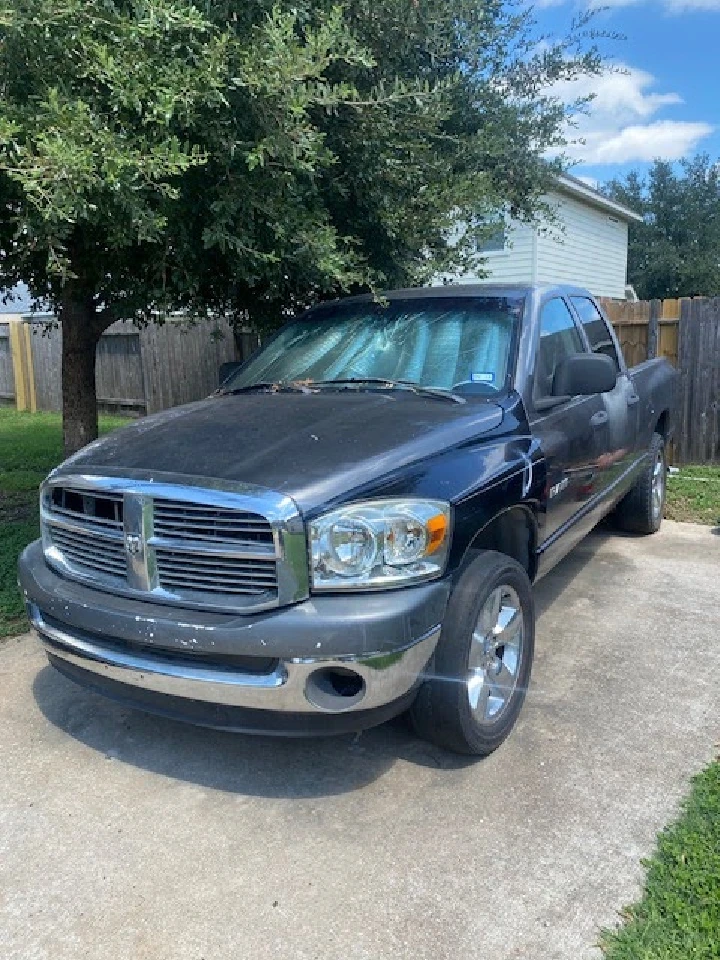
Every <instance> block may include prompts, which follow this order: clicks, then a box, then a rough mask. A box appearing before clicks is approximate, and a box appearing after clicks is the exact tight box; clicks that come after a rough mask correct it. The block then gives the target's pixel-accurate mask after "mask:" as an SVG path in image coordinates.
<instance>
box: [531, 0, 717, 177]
mask: <svg viewBox="0 0 720 960" xmlns="http://www.w3.org/2000/svg"><path fill="white" fill-rule="evenodd" d="M579 2H589V3H594V2H595V0H539V2H538V0H536V3H535V15H536V17H537V20H538V22H539V26H540V29H541V30H542V31H543V32H545V33H548V34H551V35H555V36H558V35H561V34H563V33H565V32H566V31H567V27H568V24H569V22H570V20H571V19H572V17H573V14H574V13H576V12H577V11H578V10H579V9H582V7H580V6H578V3H579ZM598 2H602V0H598ZM604 2H605V3H606V4H607V6H608V9H604V10H601V11H598V13H597V15H596V18H595V26H596V28H597V29H600V30H607V31H612V32H617V33H621V34H624V35H625V39H622V40H611V41H608V40H606V41H601V46H602V47H603V49H604V50H605V52H606V53H608V54H609V55H610V57H611V59H612V60H613V62H614V63H615V64H616V66H620V67H624V68H625V70H626V72H625V73H622V74H618V73H610V72H608V73H607V74H605V75H604V76H602V77H599V78H593V79H591V80H585V81H582V82H581V84H580V86H578V87H577V90H576V91H569V92H582V93H586V92H588V91H589V90H593V91H594V92H596V93H597V98H596V100H595V101H594V103H592V104H591V105H590V116H589V117H588V118H587V119H583V120H581V124H582V134H583V136H584V138H585V140H586V144H585V145H584V146H582V145H580V144H578V145H577V146H575V147H573V148H571V151H570V152H571V153H572V155H573V158H574V159H576V160H577V161H578V165H577V166H575V167H573V168H572V171H571V172H572V173H574V174H575V175H576V176H582V177H588V178H592V179H595V180H598V181H600V182H602V181H605V180H609V179H611V178H612V177H614V176H617V175H618V174H624V173H627V172H628V171H629V170H631V169H640V170H646V169H647V167H648V166H649V163H650V161H651V160H652V159H653V158H654V157H661V158H663V159H666V160H677V159H679V158H680V157H682V156H692V155H694V154H695V153H698V152H703V153H708V154H710V156H711V157H712V158H713V159H720V0H604ZM568 99H569V98H568Z"/></svg>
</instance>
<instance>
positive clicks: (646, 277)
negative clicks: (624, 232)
mask: <svg viewBox="0 0 720 960" xmlns="http://www.w3.org/2000/svg"><path fill="white" fill-rule="evenodd" d="M605 190H606V192H607V193H608V194H609V196H611V197H612V198H613V199H615V200H618V201H619V202H621V203H624V204H626V205H627V206H629V207H631V208H632V209H633V210H637V211H638V212H641V213H642V214H643V222H642V223H640V224H631V225H630V234H629V242H628V281H629V282H630V283H631V284H633V286H634V287H635V289H636V291H637V293H638V295H639V296H640V297H641V298H643V299H653V298H657V299H665V298H668V297H692V296H718V295H720V171H719V170H718V166H717V164H716V163H711V162H710V158H709V157H708V156H706V155H699V156H697V157H695V158H694V159H686V160H683V161H681V163H680V164H679V165H678V166H675V165H673V164H671V163H667V162H666V161H661V160H657V161H656V162H655V163H654V164H653V165H652V167H651V168H650V171H649V173H648V174H647V177H642V176H640V175H639V174H638V173H636V172H632V173H630V174H629V175H628V176H627V177H625V178H624V179H622V180H614V181H612V182H611V183H609V184H607V185H606V187H605Z"/></svg>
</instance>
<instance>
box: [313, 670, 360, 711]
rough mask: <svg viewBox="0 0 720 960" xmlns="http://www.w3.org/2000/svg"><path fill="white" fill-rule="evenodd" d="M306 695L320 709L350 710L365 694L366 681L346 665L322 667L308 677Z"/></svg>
mask: <svg viewBox="0 0 720 960" xmlns="http://www.w3.org/2000/svg"><path fill="white" fill-rule="evenodd" d="M305 696H306V697H307V699H308V700H309V702H310V703H312V705H313V706H315V707H318V708H319V709H320V710H348V709H349V708H350V707H354V706H355V704H357V703H360V701H361V700H362V699H363V697H364V696H365V681H364V680H363V678H362V677H361V676H360V674H359V673H355V671H354V670H348V669H347V668H345V667H322V668H321V669H320V670H315V671H314V672H313V673H311V674H310V676H309V677H308V679H307V682H306V684H305Z"/></svg>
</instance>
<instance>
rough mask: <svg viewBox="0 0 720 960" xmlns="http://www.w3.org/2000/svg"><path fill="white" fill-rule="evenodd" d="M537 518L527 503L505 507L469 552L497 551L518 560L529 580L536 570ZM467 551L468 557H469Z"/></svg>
mask: <svg viewBox="0 0 720 960" xmlns="http://www.w3.org/2000/svg"><path fill="white" fill-rule="evenodd" d="M537 541H538V528H537V520H536V518H535V515H534V513H533V512H532V510H531V509H530V508H529V507H528V506H525V505H516V506H512V507H508V508H507V509H505V510H502V511H501V512H500V513H497V514H495V516H494V517H493V518H492V519H491V520H489V521H488V522H487V523H486V524H485V525H484V526H483V527H482V528H481V529H480V530H478V531H477V533H476V534H475V536H474V537H473V538H472V540H471V541H470V544H469V545H468V550H467V554H469V553H470V552H471V551H472V552H475V551H477V550H496V551H497V552H498V553H504V554H506V555H507V556H509V557H512V559H513V560H516V561H517V562H518V563H519V564H520V566H521V567H523V569H524V570H525V571H526V572H527V575H528V577H529V578H530V580H531V581H532V580H534V579H535V575H536V573H537V551H536V548H537ZM467 554H466V556H467Z"/></svg>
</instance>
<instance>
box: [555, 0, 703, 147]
mask: <svg viewBox="0 0 720 960" xmlns="http://www.w3.org/2000/svg"><path fill="white" fill-rule="evenodd" d="M719 2H720V0H719ZM654 83H655V78H654V77H653V76H652V74H650V73H647V72H646V71H645V70H638V69H636V68H633V67H627V66H624V65H620V66H619V67H618V68H617V69H616V70H614V71H611V72H608V73H605V74H602V75H601V76H599V77H581V78H579V79H578V80H571V81H562V82H560V83H557V84H555V85H554V86H553V87H552V89H551V93H552V94H554V95H555V96H558V97H560V99H561V100H563V101H564V102H566V103H572V102H573V101H574V100H576V99H578V98H583V97H586V96H588V95H589V94H593V95H594V99H593V100H592V101H591V102H590V104H589V107H588V111H589V113H588V115H587V116H579V117H577V118H576V126H573V127H571V128H570V129H569V131H568V138H569V139H570V140H571V141H575V142H574V143H571V144H570V145H569V146H568V147H567V148H566V150H565V152H566V154H567V155H568V156H569V157H570V158H571V159H573V160H577V161H584V162H585V163H598V164H600V163H628V162H633V161H646V160H654V159H655V158H656V157H660V158H662V159H664V160H677V159H679V158H680V157H682V156H684V155H685V154H687V153H690V152H692V151H693V150H694V149H695V148H696V147H697V145H698V143H699V142H700V141H701V140H702V139H703V138H704V137H706V136H708V134H710V133H712V129H713V128H712V126H711V125H710V124H709V123H705V122H703V121H688V120H664V119H663V120H659V119H654V118H655V114H657V112H658V111H659V110H662V109H663V108H665V107H672V106H678V105H679V104H682V103H683V100H682V97H680V96H679V95H678V94H677V93H657V92H655V91H653V90H652V87H653V85H654ZM580 140H582V141H584V142H582V143H581V142H579V141H580Z"/></svg>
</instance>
